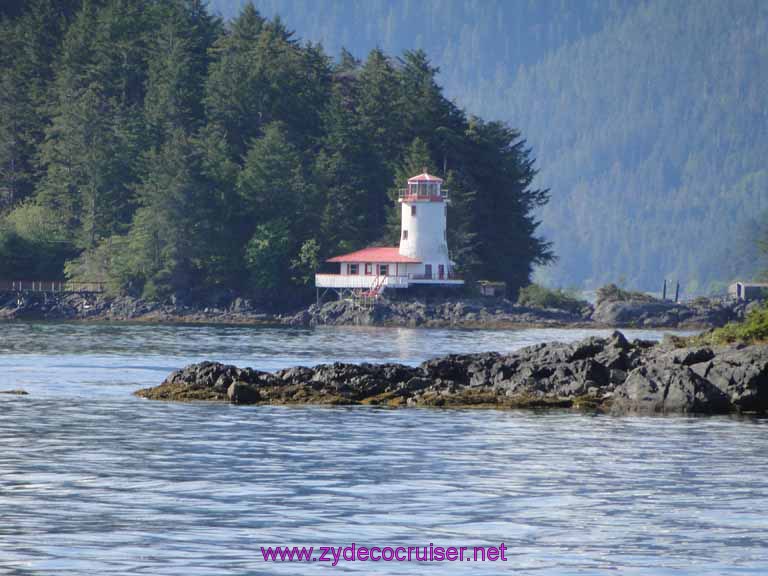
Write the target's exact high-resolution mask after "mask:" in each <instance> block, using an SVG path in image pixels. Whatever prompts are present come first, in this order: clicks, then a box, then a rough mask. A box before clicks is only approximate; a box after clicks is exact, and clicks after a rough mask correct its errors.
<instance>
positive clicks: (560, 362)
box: [135, 332, 768, 415]
mask: <svg viewBox="0 0 768 576" xmlns="http://www.w3.org/2000/svg"><path fill="white" fill-rule="evenodd" d="M135 394H136V395H137V396H139V397H141V398H146V399H150V400H170V401H214V402H230V403H233V404H272V405H307V404H316V405H334V406H336V405H369V406H381V407H388V408H400V407H417V408H418V407H440V408H496V409H527V408H536V409H541V408H560V409H566V408H570V409H578V410H587V411H597V412H602V413H610V414H617V415H620V414H632V413H678V414H686V413H690V414H694V413H696V414H725V413H730V412H738V413H756V414H765V413H766V411H768V346H766V345H749V346H747V345H744V344H741V343H739V344H729V345H725V346H713V347H710V346H700V345H687V346H683V347H681V341H680V339H665V340H664V341H662V342H661V343H654V342H649V341H644V340H634V341H632V342H630V341H628V340H627V339H626V338H625V337H624V335H623V334H622V333H621V332H614V333H613V334H612V335H611V336H610V337H609V338H597V337H591V338H587V339H584V340H581V341H579V342H576V343H572V344H565V343H546V344H538V345H535V346H531V347H528V348H524V349H522V350H519V351H516V352H513V353H510V354H498V353H479V354H465V355H461V354H453V355H449V356H444V357H439V358H434V359H430V360H427V361H425V362H423V363H422V364H420V365H419V366H416V367H411V366H405V365H402V364H380V365H376V364H367V363H363V364H346V363H340V362H336V363H333V364H321V365H318V366H315V367H312V368H309V367H304V366H296V367H292V368H288V369H284V370H279V371H277V372H275V373H268V372H262V371H259V370H254V369H252V368H238V367H235V366H228V365H224V364H219V363H216V362H202V363H199V364H192V365H190V366H187V367H185V368H183V369H180V370H177V371H175V372H173V373H172V374H171V375H169V376H168V378H166V379H165V381H163V383H162V384H160V385H159V386H156V387H152V388H145V389H142V390H138V391H137V392H136V393H135Z"/></svg>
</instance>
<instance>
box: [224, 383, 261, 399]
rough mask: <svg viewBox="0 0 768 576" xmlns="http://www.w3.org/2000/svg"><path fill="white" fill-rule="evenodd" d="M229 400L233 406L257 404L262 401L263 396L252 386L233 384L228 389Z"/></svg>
mask: <svg viewBox="0 0 768 576" xmlns="http://www.w3.org/2000/svg"><path fill="white" fill-rule="evenodd" d="M227 398H229V401H230V402H232V404H255V403H256V402H258V401H259V400H261V395H260V394H259V391H258V390H257V389H256V388H254V387H253V386H252V385H250V384H245V383H243V382H232V384H230V385H229V387H228V388H227Z"/></svg>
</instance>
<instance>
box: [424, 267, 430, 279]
mask: <svg viewBox="0 0 768 576" xmlns="http://www.w3.org/2000/svg"><path fill="white" fill-rule="evenodd" d="M424 278H427V279H429V278H432V264H424Z"/></svg>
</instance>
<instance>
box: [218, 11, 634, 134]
mask: <svg viewBox="0 0 768 576" xmlns="http://www.w3.org/2000/svg"><path fill="white" fill-rule="evenodd" d="M247 1H248V0H212V1H211V2H210V4H209V6H210V9H211V11H213V12H218V13H219V14H221V15H222V16H224V17H226V18H231V17H234V16H236V15H237V13H238V12H239V9H240V7H241V6H242V5H244V4H246V3H247ZM253 4H254V6H255V7H256V8H257V9H258V10H259V11H260V12H261V13H262V15H264V16H267V17H270V18H272V17H274V16H275V15H279V16H280V17H281V19H282V20H283V21H284V22H287V23H289V25H290V27H291V29H294V30H296V32H297V36H298V37H300V38H301V39H302V40H311V41H313V42H322V44H323V46H324V48H325V49H326V51H327V52H328V53H329V54H332V55H334V56H338V55H339V53H340V52H341V49H342V48H345V49H347V50H348V51H349V52H351V53H352V54H354V55H355V56H356V57H358V58H364V57H365V56H366V54H367V53H368V52H369V51H370V50H371V49H373V48H376V47H379V48H382V49H383V50H384V51H385V52H387V53H389V54H401V53H402V52H403V51H404V50H410V49H414V48H421V49H423V50H425V51H426V53H427V54H428V55H429V57H430V59H431V60H432V61H433V62H434V63H435V64H436V65H437V66H439V67H440V68H441V75H440V80H441V84H442V85H443V86H444V87H445V91H446V94H447V95H448V96H449V97H450V98H454V99H456V100H457V101H458V103H459V104H460V105H461V106H462V107H464V108H466V109H468V110H469V111H471V112H473V113H475V114H479V115H483V111H484V110H491V109H492V110H494V111H495V113H496V119H506V118H508V116H507V114H506V111H505V110H504V107H503V106H498V105H497V103H498V102H499V96H500V94H501V92H500V91H502V90H504V89H506V88H507V87H509V85H510V84H511V83H512V81H513V80H514V78H515V75H516V73H517V70H518V67H519V66H521V65H524V66H530V65H532V64H535V63H536V62H538V61H540V60H541V59H542V58H544V57H545V56H546V55H547V54H549V53H551V52H553V51H555V50H557V49H558V48H560V47H561V46H564V45H567V44H569V43H571V42H573V41H575V40H577V39H579V38H582V37H584V36H586V35H589V34H592V33H594V32H596V31H598V30H600V29H601V28H602V26H603V25H604V23H605V22H607V21H611V20H613V19H616V18H618V17H620V16H622V15H623V14H625V13H626V12H628V11H629V10H630V9H631V8H632V7H634V6H635V5H636V4H637V0H577V1H573V0H419V1H413V0H365V1H360V0H253ZM481 86H482V89H481V88H480V87H481ZM488 87H490V88H491V89H492V91H490V92H489V90H488Z"/></svg>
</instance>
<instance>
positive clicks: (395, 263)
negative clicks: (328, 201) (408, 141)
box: [315, 170, 464, 302]
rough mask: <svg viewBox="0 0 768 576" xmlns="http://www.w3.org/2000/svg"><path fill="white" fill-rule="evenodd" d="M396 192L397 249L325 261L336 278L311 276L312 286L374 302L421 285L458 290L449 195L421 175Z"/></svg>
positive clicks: (374, 249)
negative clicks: (384, 293) (448, 222)
mask: <svg viewBox="0 0 768 576" xmlns="http://www.w3.org/2000/svg"><path fill="white" fill-rule="evenodd" d="M407 186H408V187H407V188H405V189H403V190H400V192H399V194H398V201H399V203H400V211H401V217H400V223H401V226H400V246H399V247H398V246H371V247H368V248H363V249H362V250H357V251H356V252H351V253H349V254H342V255H340V256H334V257H333V258H329V259H328V260H327V261H326V262H328V263H329V264H333V265H334V266H335V265H338V271H337V272H335V273H318V274H315V286H316V287H317V288H318V302H319V301H320V299H321V296H320V289H325V291H328V290H333V291H335V292H336V293H337V294H338V295H339V297H340V298H341V297H343V296H344V295H346V294H350V293H352V294H358V295H364V296H366V297H369V298H376V297H378V296H379V294H381V292H382V291H383V290H384V289H403V288H411V287H413V286H420V285H439V286H461V285H462V284H464V281H463V280H461V279H460V278H456V276H455V275H454V274H453V270H452V264H451V259H450V257H449V256H448V237H447V234H446V210H447V202H448V193H447V191H446V190H444V189H443V181H442V180H441V179H440V178H438V177H437V176H432V175H431V174H427V171H426V170H425V171H424V173H423V174H419V175H418V176H414V177H413V178H409V179H408V184H407Z"/></svg>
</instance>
